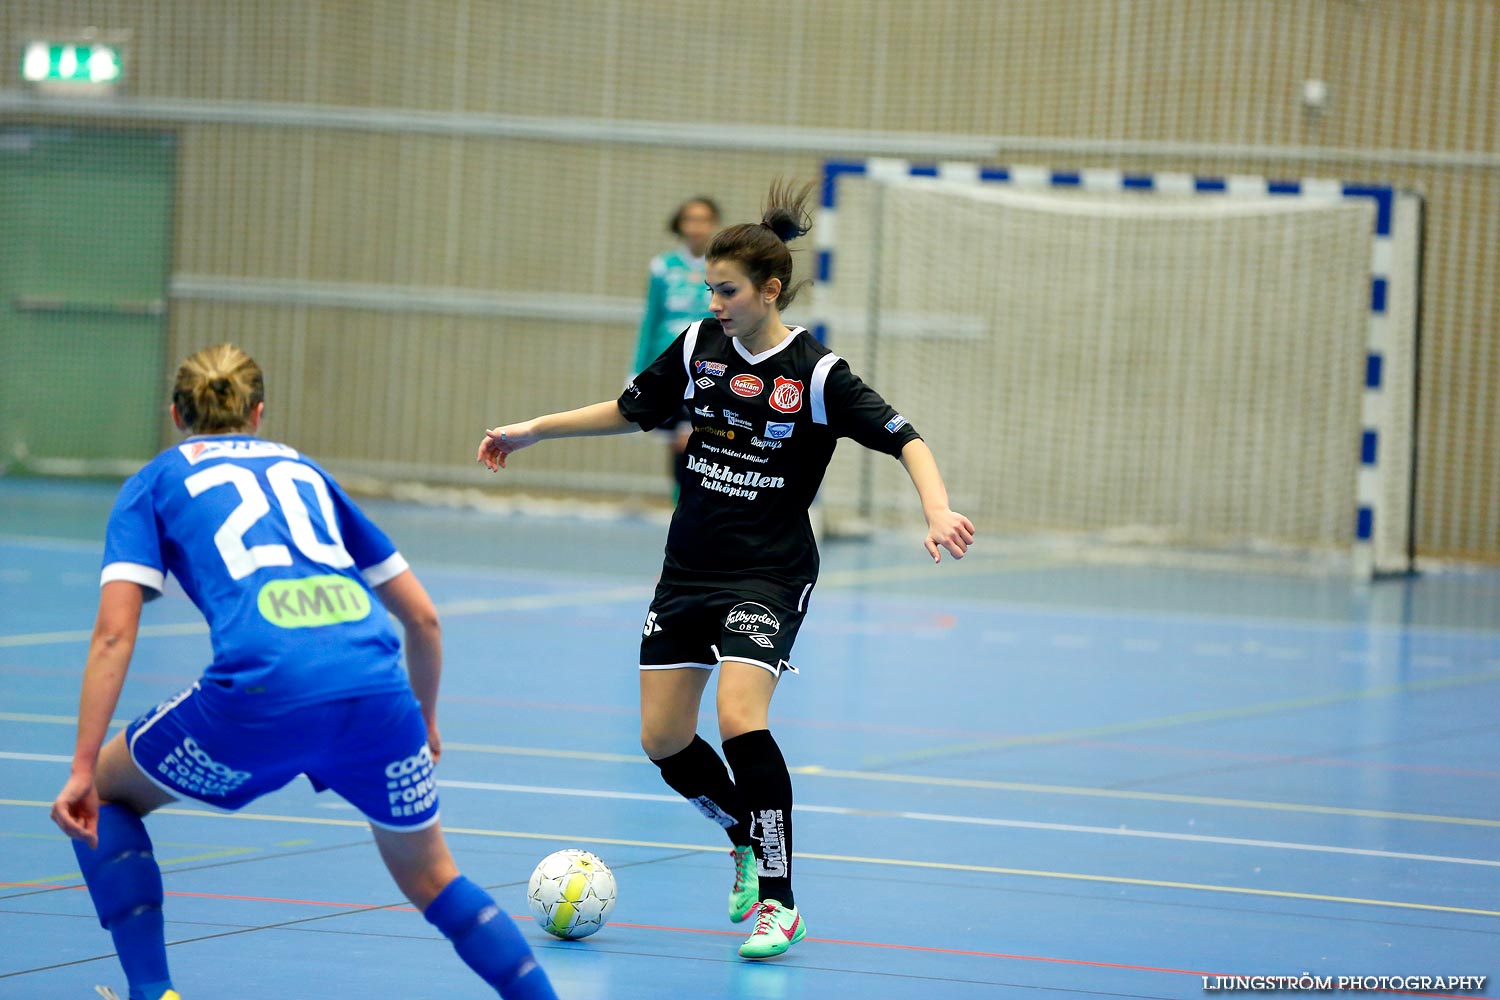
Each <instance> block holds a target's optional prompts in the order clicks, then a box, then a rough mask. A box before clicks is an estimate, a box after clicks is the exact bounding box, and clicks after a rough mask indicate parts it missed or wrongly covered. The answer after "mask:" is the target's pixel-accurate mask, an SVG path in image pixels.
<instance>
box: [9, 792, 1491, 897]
mask: <svg viewBox="0 0 1500 1000" xmlns="http://www.w3.org/2000/svg"><path fill="white" fill-rule="evenodd" d="M51 805H52V803H50V802H35V801H29V800H25V799H0V806H34V807H38V808H43V807H45V808H50V807H51ZM156 811H157V812H160V813H168V814H171V815H173V816H204V817H209V818H211V819H237V820H248V821H259V822H268V823H306V824H311V825H315V826H342V827H364V826H365V825H366V824H365V823H364V822H363V821H361V820H355V819H334V818H332V817H321V816H317V817H314V816H278V815H274V814H270V813H225V812H205V811H200V810H197V809H176V808H171V807H167V808H164V809H158V810H156ZM443 832H444V833H450V834H454V835H460V836H471V837H498V838H504V839H507V840H546V841H559V842H565V843H584V844H609V845H613V846H616V847H646V848H653V849H656V850H671V851H701V852H703V853H706V854H707V853H712V854H717V853H719V852H720V851H722V850H723V849H724V848H723V846H722V845H717V844H679V843H673V842H670V841H657V840H625V839H621V838H616V837H589V836H580V835H578V834H571V833H570V834H561V833H530V832H523V831H519V830H489V829H484V828H482V827H462V826H457V827H444V828H443ZM793 857H796V858H800V859H803V860H807V861H830V862H834V863H837V864H863V865H884V866H888V867H893V868H921V869H927V870H939V871H955V872H976V873H980V874H987V875H1013V876H1019V877H1024V878H1044V879H1063V880H1067V881H1073V882H1095V883H1100V884H1105V885H1137V886H1145V887H1149V888H1157V889H1185V890H1189V891H1198V892H1219V893H1226V894H1229V895H1240V896H1263V897H1271V898H1276V899H1305V900H1311V901H1314V902H1320V903H1347V904H1350V905H1354V906H1381V907H1392V908H1395V909H1403V910H1426V911H1430V912H1436V913H1462V914H1472V915H1475V916H1481V917H1500V910H1480V909H1475V908H1472V907H1466V906H1443V905H1441V904H1438V903H1410V902H1406V901H1405V900H1398V899H1368V898H1364V897H1360V896H1331V895H1326V894H1323V893H1315V892H1296V891H1293V890H1288V889H1250V888H1243V887H1240V886H1232V885H1209V884H1205V883H1201V882H1173V881H1169V880H1166V879H1148V878H1130V877H1127V876H1123V875H1092V874H1088V873H1084V872H1054V871H1043V870H1039V869H1032V868H1001V867H998V866H995V865H969V864H959V863H957V862H947V861H913V860H907V859H903V858H871V857H862V856H858V855H847V854H811V853H807V852H803V851H797V852H795V853H794V854H793Z"/></svg>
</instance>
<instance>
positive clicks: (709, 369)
mask: <svg viewBox="0 0 1500 1000" xmlns="http://www.w3.org/2000/svg"><path fill="white" fill-rule="evenodd" d="M728 370H729V366H728V365H726V364H723V363H721V362H718V361H694V362H693V371H695V372H697V373H698V374H699V375H723V374H724V373H725V372H727V371H728ZM700 384H701V383H700ZM709 384H710V385H712V384H713V383H711V382H710V383H709Z"/></svg>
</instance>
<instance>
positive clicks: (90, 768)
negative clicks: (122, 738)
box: [52, 580, 145, 847]
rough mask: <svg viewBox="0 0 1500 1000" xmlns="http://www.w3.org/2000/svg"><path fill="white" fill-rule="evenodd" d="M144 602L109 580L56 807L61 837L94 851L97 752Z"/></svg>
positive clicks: (135, 587) (138, 593)
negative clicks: (70, 762) (68, 768)
mask: <svg viewBox="0 0 1500 1000" xmlns="http://www.w3.org/2000/svg"><path fill="white" fill-rule="evenodd" d="M144 602H145V594H144V592H143V591H142V590H141V587H140V585H139V584H135V583H129V582H127V581H125V580H111V581H110V582H109V583H106V584H105V585H104V588H103V589H102V590H101V591H100V592H99V615H98V617H97V618H96V619H95V621H94V636H93V638H92V639H91V640H90V641H89V655H88V660H87V661H86V662H85V663H84V667H83V691H82V693H81V694H80V695H79V699H78V739H77V742H76V743H74V746H73V770H72V773H71V774H69V775H68V781H67V784H65V785H63V789H62V791H61V792H58V794H57V799H56V800H55V801H54V802H53V803H52V821H53V822H54V823H56V824H57V825H58V826H59V827H61V828H62V831H63V833H66V834H67V835H68V836H69V837H72V838H73V839H74V840H81V841H83V842H84V843H86V844H88V845H89V846H90V847H95V846H96V845H97V844H98V822H99V793H98V791H97V790H96V789H95V787H94V773H95V771H96V770H97V768H98V766H99V748H100V747H102V746H103V745H104V737H105V736H106V735H107V734H108V732H109V720H110V719H111V718H112V717H113V716H114V714H115V706H116V705H118V704H119V701H120V688H121V687H123V686H124V684H125V671H126V669H127V668H128V667H129V666H130V655H131V653H132V652H134V650H135V637H136V632H137V631H138V630H139V629H140V625H141V605H142V604H143V603H144Z"/></svg>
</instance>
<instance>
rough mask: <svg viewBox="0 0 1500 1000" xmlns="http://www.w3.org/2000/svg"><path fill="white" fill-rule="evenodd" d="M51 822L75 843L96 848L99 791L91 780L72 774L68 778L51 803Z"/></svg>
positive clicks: (84, 776)
mask: <svg viewBox="0 0 1500 1000" xmlns="http://www.w3.org/2000/svg"><path fill="white" fill-rule="evenodd" d="M52 822H54V823H56V824H57V825H58V827H59V828H61V830H62V832H63V833H66V834H67V835H68V836H69V837H72V838H73V839H74V840H81V841H83V842H84V843H85V844H88V845H89V847H90V848H91V849H98V847H99V790H98V789H97V788H95V787H94V779H93V778H92V777H89V776H86V775H81V774H75V775H72V776H71V777H69V778H68V783H67V784H66V785H63V788H62V791H60V792H58V793H57V799H56V800H55V801H54V802H53V803H52Z"/></svg>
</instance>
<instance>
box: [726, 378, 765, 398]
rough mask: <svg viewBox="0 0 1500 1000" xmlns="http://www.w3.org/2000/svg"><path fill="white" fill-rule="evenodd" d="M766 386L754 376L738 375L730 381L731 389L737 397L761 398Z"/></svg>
mask: <svg viewBox="0 0 1500 1000" xmlns="http://www.w3.org/2000/svg"><path fill="white" fill-rule="evenodd" d="M765 387H766V384H765V383H764V382H762V381H761V380H760V379H759V378H757V377H755V376H754V375H736V376H735V377H734V378H732V379H730V380H729V388H730V390H731V391H733V392H734V394H735V395H736V396H745V397H746V398H753V397H755V396H759V395H760V394H761V391H762V390H763V389H765Z"/></svg>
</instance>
